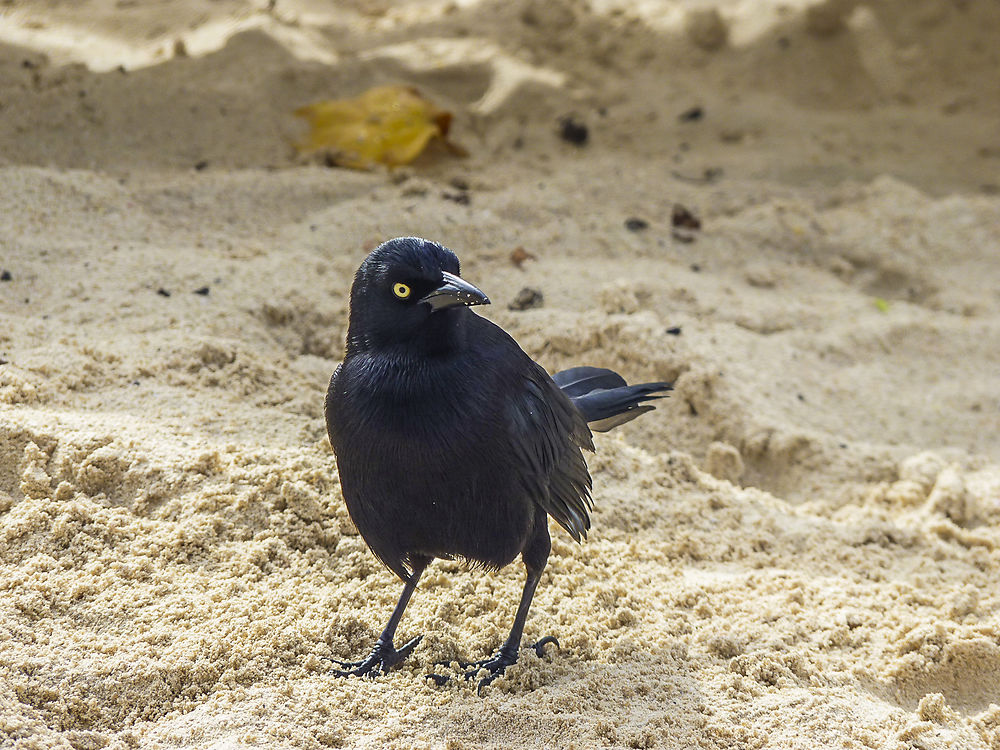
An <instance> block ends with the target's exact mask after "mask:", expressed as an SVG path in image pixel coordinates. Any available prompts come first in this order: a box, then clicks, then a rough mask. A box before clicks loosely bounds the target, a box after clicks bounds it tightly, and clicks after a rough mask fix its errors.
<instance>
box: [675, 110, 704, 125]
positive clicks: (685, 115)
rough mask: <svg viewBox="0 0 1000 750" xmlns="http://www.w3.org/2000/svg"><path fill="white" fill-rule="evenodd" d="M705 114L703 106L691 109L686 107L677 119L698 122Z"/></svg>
mask: <svg viewBox="0 0 1000 750" xmlns="http://www.w3.org/2000/svg"><path fill="white" fill-rule="evenodd" d="M704 116H705V110H704V109H702V108H701V107H691V109H686V110H684V111H683V112H681V113H680V114H679V115H677V119H678V120H680V121H681V122H696V121H698V120H700V119H701V118H702V117H704Z"/></svg>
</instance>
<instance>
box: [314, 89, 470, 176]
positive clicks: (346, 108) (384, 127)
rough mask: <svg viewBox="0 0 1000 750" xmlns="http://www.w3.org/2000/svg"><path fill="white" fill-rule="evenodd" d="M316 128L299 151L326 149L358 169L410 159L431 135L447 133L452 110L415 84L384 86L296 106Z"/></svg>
mask: <svg viewBox="0 0 1000 750" xmlns="http://www.w3.org/2000/svg"><path fill="white" fill-rule="evenodd" d="M295 114H296V115H297V116H299V117H303V118H305V119H306V120H307V121H308V123H309V127H310V131H309V134H308V136H307V137H306V138H305V139H304V140H303V141H302V142H300V143H297V144H296V148H298V149H299V151H304V152H314V151H326V152H328V153H329V154H330V156H331V158H332V160H333V162H334V163H335V164H337V165H339V166H344V167H351V168H352V169H370V168H371V167H372V166H374V165H375V164H386V165H388V166H390V167H396V166H400V165H402V164H409V163H410V162H411V161H413V160H414V159H416V158H417V157H418V156H419V155H420V153H421V152H422V151H423V150H424V148H425V147H426V146H427V144H428V143H429V142H430V140H431V138H435V137H441V138H444V137H445V136H446V135H447V134H448V127H449V126H450V125H451V113H450V112H446V111H445V110H442V109H438V108H437V107H435V106H434V105H433V104H431V103H430V102H429V101H427V100H426V99H424V98H423V97H422V96H420V94H419V93H418V92H417V90H416V89H413V88H410V87H409V86H379V87H377V88H373V89H369V90H368V91H366V92H365V93H363V94H361V96H359V97H357V98H355V99H331V100H328V101H322V102H316V103H315V104H308V105H306V106H304V107H300V108H299V109H297V110H295Z"/></svg>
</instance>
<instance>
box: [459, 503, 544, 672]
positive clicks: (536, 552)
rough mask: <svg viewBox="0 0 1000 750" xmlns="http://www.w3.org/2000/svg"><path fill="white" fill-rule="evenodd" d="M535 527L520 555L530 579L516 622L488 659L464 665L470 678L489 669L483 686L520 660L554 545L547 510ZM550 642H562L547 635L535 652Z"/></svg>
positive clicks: (538, 518) (540, 654) (539, 651)
mask: <svg viewBox="0 0 1000 750" xmlns="http://www.w3.org/2000/svg"><path fill="white" fill-rule="evenodd" d="M535 529H536V531H535V534H534V536H533V538H532V539H531V541H530V542H529V543H528V545H527V546H526V547H525V549H524V551H523V552H522V553H521V557H522V559H523V560H524V567H525V569H526V570H527V579H526V580H525V581H524V591H522V592H521V603H520V604H518V606H517V614H516V615H514V624H513V625H512V626H511V628H510V635H509V636H507V640H506V641H504V644H503V645H502V646H501V647H500V650H499V651H497V653H496V654H495V655H493V656H491V657H490V658H489V659H485V660H483V661H479V662H473V663H472V664H463V665H462V666H463V667H464V668H466V669H468V671H467V672H466V673H465V679H467V680H471V679H473V678H474V677H475V676H476V675H477V674H478V673H479V671H480V670H481V669H485V670H487V671H488V672H489V674H488V675H486V676H485V677H484V678H483V679H481V680H480V681H479V689H480V690H482V689H483V688H484V687H486V686H487V685H489V684H490V683H491V682H493V680H495V679H496V678H497V677H499V676H500V675H502V674H503V672H504V670H505V669H507V667H509V666H510V665H511V664H514V663H515V662H516V661H517V652H518V650H519V649H520V647H521V635H522V633H523V632H524V622H525V620H527V619H528V609H529V608H530V607H531V598H532V597H533V596H534V595H535V588H536V587H537V586H538V581H539V580H540V579H541V577H542V571H543V570H544V569H545V563H546V561H547V560H548V558H549V550H550V549H551V542H550V541H549V530H548V522H547V520H546V517H545V511H541V512H540V513H539V514H536V517H535ZM549 643H555V644H556V647H558V646H559V642H558V641H557V640H556V639H555V638H553V637H552V636H547V637H545V638H542V639H541V640H540V641H538V643H535V644H534V645H533V648H534V649H535V653H536V654H538V656H542V654H543V653H544V647H545V645H546V644H549Z"/></svg>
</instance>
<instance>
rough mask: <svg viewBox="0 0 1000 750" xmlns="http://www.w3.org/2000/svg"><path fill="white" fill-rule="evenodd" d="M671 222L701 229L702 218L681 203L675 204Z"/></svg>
mask: <svg viewBox="0 0 1000 750" xmlns="http://www.w3.org/2000/svg"><path fill="white" fill-rule="evenodd" d="M670 223H671V224H673V225H674V226H675V227H683V228H684V229H701V219H699V218H698V217H697V216H695V215H694V214H693V213H691V211H690V210H688V209H687V208H685V207H684V206H682V205H681V204H680V203H675V204H674V208H673V210H672V211H671V212H670Z"/></svg>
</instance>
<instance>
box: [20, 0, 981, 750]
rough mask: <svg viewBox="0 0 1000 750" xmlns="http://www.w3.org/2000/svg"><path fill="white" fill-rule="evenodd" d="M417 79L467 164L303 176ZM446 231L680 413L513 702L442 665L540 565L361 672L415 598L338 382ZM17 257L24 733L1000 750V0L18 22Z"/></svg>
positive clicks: (535, 342) (581, 555) (149, 15)
mask: <svg viewBox="0 0 1000 750" xmlns="http://www.w3.org/2000/svg"><path fill="white" fill-rule="evenodd" d="M382 84H406V85H411V86H415V87H417V88H418V89H419V90H420V92H421V93H423V95H425V96H426V97H428V98H429V99H431V100H432V101H434V102H435V103H437V104H438V105H439V106H441V107H443V108H445V109H447V110H449V111H451V112H452V113H453V114H454V120H453V123H452V132H451V138H452V140H453V141H454V142H455V143H456V144H459V145H460V146H461V147H463V148H464V149H465V150H466V151H467V152H468V154H467V155H466V156H464V157H463V156H461V155H460V154H457V153H455V151H454V150H452V149H448V148H445V147H442V146H441V145H440V144H437V143H432V144H431V147H430V148H429V149H428V150H427V151H426V152H425V153H424V154H423V155H421V156H420V157H419V158H418V159H417V160H416V161H415V162H414V163H412V164H410V165H408V166H405V167H400V168H397V169H393V170H388V169H384V168H377V169H373V170H370V171H356V170H348V169H343V168H338V167H331V166H327V160H325V157H324V155H322V154H319V155H315V156H312V157H304V156H301V155H298V154H297V153H296V151H295V149H294V148H293V147H292V143H293V141H294V140H295V139H296V138H297V137H299V136H300V135H301V134H302V124H301V123H300V122H299V121H298V120H297V119H296V118H295V117H294V116H293V115H292V112H293V111H294V110H295V109H296V108H297V107H299V106H302V105H304V104H308V103H310V102H314V101H317V100H321V99H330V98H343V97H351V96H355V95H357V94H359V93H361V92H363V91H365V90H366V89H368V88H370V87H373V86H377V85H382ZM564 118H572V122H573V123H576V124H578V125H583V126H585V127H586V129H587V135H588V137H587V140H586V142H585V143H582V144H579V143H572V142H569V141H567V140H566V139H565V138H563V137H562V135H563V132H562V131H563V125H562V124H561V122H564V121H565V119H564ZM675 207H683V208H684V209H686V210H687V211H689V212H690V214H691V215H693V216H694V217H696V218H697V220H698V221H700V225H701V226H700V228H695V227H693V226H683V224H685V222H684V221H682V220H681V219H682V213H683V212H682V211H681V209H680V208H675ZM675 216H676V217H677V218H676V220H675V218H674V217H675ZM675 223H680V224H682V226H675ZM692 223H694V222H691V221H688V222H687V224H692ZM404 234H406V235H419V236H424V237H429V238H432V239H435V240H438V241H440V242H442V243H444V244H445V245H447V246H449V247H451V248H452V249H453V250H455V252H456V253H458V255H459V256H460V257H461V258H462V260H463V275H464V276H465V277H466V278H468V279H469V280H470V281H472V282H473V283H475V284H477V285H479V286H480V287H481V288H482V289H484V290H485V291H486V292H487V293H488V294H489V295H490V297H491V298H492V299H493V301H494V304H493V305H492V306H490V307H487V308H481V310H482V312H483V314H485V315H486V316H488V317H489V318H491V319H493V320H494V321H496V322H497V323H498V324H500V325H502V326H503V327H505V328H506V329H507V330H508V331H510V332H511V333H512V335H514V336H515V338H517V339H518V340H519V342H520V343H521V344H522V346H523V347H524V348H525V350H526V351H528V352H529V353H530V354H531V355H532V356H533V357H535V358H536V359H537V360H538V361H539V362H540V363H542V364H543V365H544V366H545V367H546V368H547V369H549V370H550V371H554V370H556V369H560V368H563V367H567V366H571V365H578V364H590V365H597V366H605V367H612V368H614V369H616V370H618V371H620V372H621V373H623V374H624V375H625V376H626V377H627V378H628V379H629V380H631V381H641V380H658V379H666V380H673V381H675V385H676V390H675V391H674V392H673V394H672V395H671V397H670V398H669V399H666V400H664V401H662V402H660V405H659V406H658V408H657V409H656V411H654V412H652V413H650V414H646V415H643V416H642V417H641V418H640V419H638V420H636V421H635V422H632V423H630V424H628V425H625V426H624V427H622V428H620V429H618V430H616V431H614V432H611V433H608V434H607V435H601V436H598V437H597V441H596V442H597V448H598V452H597V454H596V455H595V456H594V457H593V458H592V459H591V460H590V467H591V471H592V473H593V476H594V482H595V502H596V508H595V513H594V528H593V531H592V534H591V536H590V539H589V540H587V541H586V542H585V543H584V544H582V545H578V544H576V543H574V542H573V541H572V540H571V539H570V538H569V537H568V536H567V535H566V534H565V533H564V532H562V531H561V530H560V529H559V528H558V527H556V526H555V525H553V527H552V531H553V553H552V556H551V557H550V559H549V565H548V568H547V569H546V572H545V574H544V577H543V579H542V583H541V585H540V587H539V589H538V593H537V595H536V597H535V602H534V606H533V608H532V610H531V614H530V616H529V618H528V622H527V627H526V631H525V642H528V643H530V642H533V641H534V640H536V639H538V638H541V637H542V636H546V635H554V636H557V637H558V639H559V642H560V644H561V648H560V649H559V650H555V649H551V648H550V650H549V652H548V653H547V654H546V655H545V656H544V657H542V658H539V657H537V656H536V655H535V654H534V652H532V651H531V650H530V649H526V650H525V651H524V653H522V655H521V658H520V661H519V662H518V664H517V665H515V666H514V667H512V668H510V669H509V670H508V672H507V674H506V676H505V677H503V678H501V679H500V680H498V681H496V682H495V683H494V684H493V685H492V686H490V687H488V688H486V689H485V690H484V691H483V695H481V696H480V695H477V693H476V690H475V685H474V684H473V683H469V682H466V681H464V680H462V679H460V678H458V679H453V680H451V682H449V683H448V684H447V685H445V686H443V687H438V686H436V685H434V684H433V683H432V682H431V681H429V680H427V679H426V678H425V675H426V674H427V673H429V672H434V671H440V670H441V669H444V668H443V667H440V666H435V664H436V662H439V661H442V660H444V661H448V660H456V661H460V660H471V659H480V658H483V657H485V656H487V655H488V654H489V653H491V652H492V651H493V650H495V649H496V648H497V647H498V646H499V644H500V643H501V642H502V641H503V638H504V637H505V636H506V632H507V630H508V628H509V626H510V622H511V620H512V618H513V614H514V609H515V607H516V604H517V598H518V596H519V594H520V589H521V586H522V583H523V580H524V570H523V567H522V566H521V565H520V564H519V563H518V564H514V565H511V566H509V567H507V568H505V569H504V570H502V571H500V572H498V573H487V572H484V571H481V570H470V569H469V568H468V567H467V566H466V565H465V564H463V563H462V562H461V561H437V562H435V563H434V564H433V565H432V566H431V568H430V569H429V570H428V572H427V573H426V574H425V576H424V578H423V580H421V582H420V587H419V589H418V590H417V592H416V594H415V596H414V598H413V601H412V602H411V604H410V607H409V609H408V610H407V612H406V616H405V617H404V619H403V621H402V624H401V626H400V630H399V634H398V639H399V640H398V641H397V642H402V640H404V639H408V638H410V637H412V636H414V635H416V634H419V633H423V635H424V639H423V642H422V643H421V644H420V646H419V647H418V648H417V650H416V651H415V652H414V653H413V655H412V656H411V657H410V658H409V659H408V660H407V661H406V662H405V663H404V664H403V665H402V667H401V668H399V669H398V670H396V671H393V672H391V673H390V674H388V675H385V676H380V677H378V678H377V679H374V680H366V679H354V678H351V679H343V678H338V677H336V676H335V675H334V674H332V669H333V664H332V662H331V661H330V658H331V657H333V658H339V659H351V658H360V657H362V656H364V655H365V654H366V653H367V651H368V650H369V649H370V648H371V646H372V644H373V642H374V640H375V638H376V637H377V636H378V634H379V631H380V630H381V628H382V626H383V624H384V623H385V621H386V619H387V618H388V615H389V613H390V611H391V609H392V606H393V605H394V603H395V601H396V598H397V597H398V595H399V591H400V589H401V584H400V582H399V581H398V580H396V579H395V578H394V577H393V576H392V575H391V574H390V573H389V572H387V571H386V570H385V569H383V568H382V567H381V566H380V564H379V563H378V562H377V560H376V559H375V558H374V557H373V556H372V555H371V553H370V552H369V551H368V550H367V548H366V547H365V545H364V542H363V540H362V539H361V538H360V537H359V536H358V534H357V532H356V530H355V529H354V527H353V526H352V524H351V522H350V519H349V518H348V515H347V512H346V509H345V507H344V504H343V499H342V497H341V494H340V488H339V483H338V478H337V470H336V465H335V462H334V457H333V454H332V451H331V448H330V445H329V442H328V440H327V437H326V432H325V426H324V422H323V396H324V393H325V390H326V384H327V381H328V379H329V376H330V374H331V372H332V371H333V369H334V367H335V366H336V365H337V363H338V362H339V360H340V358H341V356H342V351H343V341H344V334H345V323H346V319H347V294H348V290H349V287H350V283H351V279H352V275H353V273H354V270H355V269H356V268H357V266H358V264H359V263H360V261H361V260H362V258H363V257H364V256H365V254H366V253H367V252H368V251H369V250H370V249H371V248H372V247H374V246H375V245H376V244H377V243H379V242H381V241H383V240H385V239H388V238H390V237H394V236H398V235H404ZM517 248H523V250H524V251H525V252H526V253H527V254H530V256H531V257H528V258H527V259H524V260H523V262H522V263H521V264H520V265H518V264H516V263H514V262H512V260H511V255H512V253H513V252H514V251H515V250H516V249H517ZM0 271H3V275H2V279H3V280H2V281H0V747H2V748H5V749H6V748H12V749H16V750H28V749H29V748H30V749H41V748H59V749H69V748H75V749H77V750H90V749H92V748H110V749H113V750H126V749H128V748H310V749H311V748H325V747H348V748H350V747H360V748H400V749H402V748H434V749H437V748H442V749H444V748H447V749H449V750H458V749H460V748H470V749H471V748H494V749H497V750H500V749H508V748H512V749H515V750H521V749H523V748H578V749H581V750H582V749H587V748H733V749H737V748H739V749H742V748H775V749H778V748H781V749H792V748H801V749H803V750H805V749H813V748H852V749H853V748H888V749H892V750H904V749H906V748H919V749H921V750H922V749H928V748H962V749H970V750H975V749H979V748H992V750H998V748H1000V3H998V2H996V0H964V1H962V2H959V0H954V1H953V2H943V1H941V0H885V1H884V2H876V1H875V0H871V1H870V2H859V1H858V0H830V1H829V2H825V3H822V4H818V5H817V4H813V5H811V6H809V5H808V4H807V3H802V2H791V1H790V2H786V3H778V2H765V1H763V0H761V1H760V2H750V1H749V0H746V1H742V0H741V1H735V0H731V1H729V2H724V1H723V2H717V3H714V4H713V3H712V2H709V0H699V1H697V2H696V1H695V0H683V1H682V0H647V1H646V2H635V3H633V2H613V1H611V0H605V1H599V0H590V2H587V0H553V1H552V2H545V0H537V1H536V0H514V2H508V1H505V0H481V1H476V0H463V1H462V2H445V1H443V0H442V1H441V2H437V1H436V0H419V1H418V0H408V1H407V2H390V1H388V0H345V1H344V2H338V3H333V2H319V0H277V2H272V3H268V2H266V0H254V2H249V0H239V1H238V0H219V1H218V2H207V0H204V1H199V2H196V1H195V0H159V1H158V2H153V1H152V0H130V1H128V2H126V0H118V1H117V2H115V1H114V0H80V1H79V2H74V3H67V2H59V1H58V0H18V1H17V2H5V3H0ZM524 287H530V288H532V289H535V290H538V291H540V292H541V293H542V295H543V299H544V301H543V303H542V304H541V306H536V307H532V308H530V309H524V310H513V309H510V307H509V305H510V303H511V301H513V300H514V299H515V298H516V297H517V295H518V293H519V291H520V290H521V289H522V288H524Z"/></svg>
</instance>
